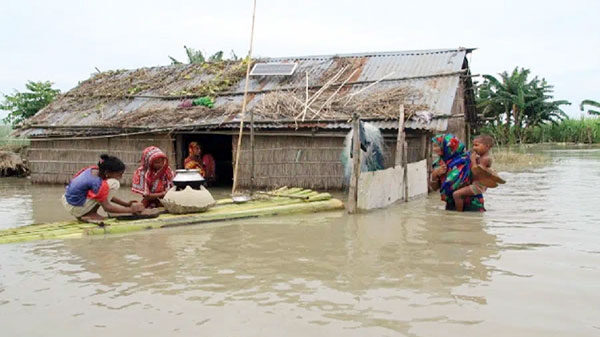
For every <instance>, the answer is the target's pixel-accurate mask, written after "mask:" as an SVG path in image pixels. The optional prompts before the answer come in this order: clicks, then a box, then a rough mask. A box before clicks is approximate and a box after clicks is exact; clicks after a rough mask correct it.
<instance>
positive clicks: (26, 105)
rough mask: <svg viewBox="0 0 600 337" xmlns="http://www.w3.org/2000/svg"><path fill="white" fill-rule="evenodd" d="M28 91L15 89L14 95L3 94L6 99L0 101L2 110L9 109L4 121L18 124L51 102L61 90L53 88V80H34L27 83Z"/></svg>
mask: <svg viewBox="0 0 600 337" xmlns="http://www.w3.org/2000/svg"><path fill="white" fill-rule="evenodd" d="M25 87H26V88H27V90H28V91H26V92H18V91H15V93H14V94H13V95H3V96H4V101H3V102H1V103H0V110H7V111H9V113H8V116H6V118H4V119H3V121H4V122H5V123H7V124H10V125H13V126H15V125H17V124H19V123H21V122H22V121H24V120H25V119H27V118H29V117H31V116H33V115H35V114H36V113H37V112H38V111H40V110H41V109H42V108H43V107H45V106H46V105H48V104H50V103H51V102H52V101H53V100H54V99H55V98H56V96H57V95H58V94H59V93H60V90H58V89H53V88H52V82H48V81H46V82H33V81H28V82H27V83H26V84H25Z"/></svg>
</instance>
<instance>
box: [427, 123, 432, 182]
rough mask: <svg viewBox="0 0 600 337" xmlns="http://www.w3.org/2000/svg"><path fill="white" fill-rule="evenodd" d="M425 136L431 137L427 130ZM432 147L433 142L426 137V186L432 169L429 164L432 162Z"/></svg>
mask: <svg viewBox="0 0 600 337" xmlns="http://www.w3.org/2000/svg"><path fill="white" fill-rule="evenodd" d="M427 138H431V133H429V132H428V133H427ZM432 147H433V143H432V142H431V141H429V139H428V142H427V152H425V153H426V156H425V158H426V159H427V186H429V179H430V178H429V177H431V170H432V167H431V166H432V164H433V162H432V161H433V159H432V158H431V157H432V151H433V148H432Z"/></svg>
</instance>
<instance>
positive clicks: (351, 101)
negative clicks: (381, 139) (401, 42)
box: [254, 87, 427, 120]
mask: <svg viewBox="0 0 600 337" xmlns="http://www.w3.org/2000/svg"><path fill="white" fill-rule="evenodd" d="M336 90H337V87H332V88H331V89H328V90H326V91H324V92H322V93H321V94H320V95H319V96H316V95H315V94H316V93H317V91H316V90H311V91H309V94H308V95H309V98H310V97H316V98H315V99H314V100H312V101H311V100H310V99H309V108H308V109H306V114H304V113H303V112H304V111H305V102H306V93H305V92H302V90H296V91H275V92H271V93H268V94H266V95H265V96H264V97H263V98H262V99H261V100H260V102H259V103H258V104H257V105H256V107H254V111H255V114H256V115H259V116H262V117H265V118H269V119H280V118H282V119H300V120H301V119H302V118H303V117H304V119H306V120H311V119H339V118H344V117H347V118H351V117H352V114H353V113H355V112H356V113H358V114H359V115H360V116H361V117H362V118H369V117H377V118H388V119H396V118H398V113H399V110H398V107H399V106H400V104H405V108H406V110H405V111H406V118H407V119H408V118H410V117H411V116H412V114H414V113H415V112H417V111H420V110H427V106H425V105H422V104H408V102H412V101H418V100H419V99H420V98H421V93H420V92H418V91H417V90H415V89H413V88H407V87H403V88H393V89H389V90H385V91H376V92H374V93H373V92H370V93H364V94H358V95H356V96H354V97H352V96H350V95H349V94H348V93H342V91H340V92H337V93H336Z"/></svg>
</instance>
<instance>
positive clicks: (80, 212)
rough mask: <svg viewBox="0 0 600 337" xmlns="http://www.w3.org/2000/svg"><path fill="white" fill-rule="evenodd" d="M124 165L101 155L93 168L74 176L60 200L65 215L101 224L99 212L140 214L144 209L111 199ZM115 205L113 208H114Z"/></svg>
mask: <svg viewBox="0 0 600 337" xmlns="http://www.w3.org/2000/svg"><path fill="white" fill-rule="evenodd" d="M124 171H125V164H123V162H122V161H121V160H120V159H119V158H117V157H113V156H109V155H107V154H103V155H101V156H100V161H99V162H98V165H96V166H89V167H86V168H83V169H81V170H80V171H79V172H77V173H76V174H75V175H74V176H73V178H72V179H71V182H70V183H69V185H68V186H67V188H66V190H65V194H64V195H63V196H62V203H63V206H64V207H65V209H66V210H67V212H69V213H70V214H71V215H73V216H74V217H76V218H77V219H78V220H81V221H98V220H104V217H103V216H101V215H100V214H98V208H99V207H100V206H102V209H104V211H106V212H110V213H139V212H141V211H143V210H144V206H143V205H142V204H140V203H137V202H136V201H129V202H127V201H123V200H121V199H119V198H117V197H115V196H114V194H115V192H116V191H117V190H118V189H119V187H120V184H119V180H118V179H120V178H121V177H122V176H123V172H124ZM113 203H114V204H113Z"/></svg>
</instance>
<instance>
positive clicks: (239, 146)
mask: <svg viewBox="0 0 600 337" xmlns="http://www.w3.org/2000/svg"><path fill="white" fill-rule="evenodd" d="M255 16H256V0H254V2H253V6H252V26H251V28H250V48H249V49H248V56H247V57H246V62H247V67H246V83H244V99H243V100H242V114H241V115H242V117H241V121H240V133H239V136H238V142H237V148H236V152H235V168H234V170H233V186H231V193H232V194H233V193H235V189H236V187H237V180H238V165H239V162H240V152H242V136H243V134H244V119H245V118H246V98H247V97H248V81H249V79H250V64H251V63H252V62H251V61H252V43H253V42H254V18H255ZM250 113H251V116H250V118H251V119H253V114H252V112H250ZM252 168H254V166H253V167H252ZM253 173H254V172H252V174H253Z"/></svg>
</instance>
